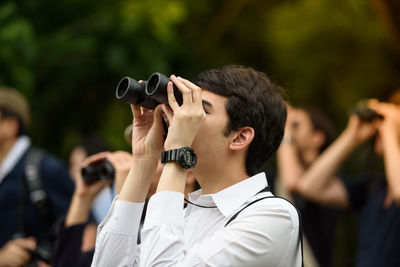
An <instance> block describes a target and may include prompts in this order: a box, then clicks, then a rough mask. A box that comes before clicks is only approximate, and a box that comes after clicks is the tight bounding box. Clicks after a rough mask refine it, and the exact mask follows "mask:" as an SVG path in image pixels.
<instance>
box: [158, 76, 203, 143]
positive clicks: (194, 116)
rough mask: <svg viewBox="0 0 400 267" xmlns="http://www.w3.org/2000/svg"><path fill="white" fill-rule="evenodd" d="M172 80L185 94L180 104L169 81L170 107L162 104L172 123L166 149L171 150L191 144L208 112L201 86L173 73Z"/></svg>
mask: <svg viewBox="0 0 400 267" xmlns="http://www.w3.org/2000/svg"><path fill="white" fill-rule="evenodd" d="M171 80H172V82H173V83H174V84H175V85H176V86H177V87H178V88H179V90H180V91H181V93H182V96H183V103H182V105H181V106H179V104H178V102H177V101H176V99H175V96H174V92H173V86H172V82H169V83H168V88H167V90H168V103H169V107H168V106H166V105H162V109H163V111H164V114H165V115H166V116H167V119H168V122H169V124H170V126H169V128H168V136H167V139H166V140H165V143H164V149H165V150H170V149H174V148H180V147H184V146H191V145H192V142H193V140H194V138H195V137H196V135H197V133H198V131H199V130H200V127H201V125H202V123H203V121H204V120H205V118H206V114H205V112H204V109H203V102H202V96H201V88H200V87H198V86H197V85H195V84H193V83H191V82H190V81H188V80H185V79H183V78H177V77H175V76H174V75H171Z"/></svg>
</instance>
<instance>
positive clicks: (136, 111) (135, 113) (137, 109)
mask: <svg viewBox="0 0 400 267" xmlns="http://www.w3.org/2000/svg"><path fill="white" fill-rule="evenodd" d="M131 110H132V114H133V119H135V118H139V116H140V114H141V110H140V106H136V105H131Z"/></svg>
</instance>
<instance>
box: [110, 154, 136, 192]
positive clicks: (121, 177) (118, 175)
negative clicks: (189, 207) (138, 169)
mask: <svg viewBox="0 0 400 267" xmlns="http://www.w3.org/2000/svg"><path fill="white" fill-rule="evenodd" d="M107 159H108V160H109V161H110V162H111V163H112V165H113V166H114V169H115V177H114V186H115V191H116V193H117V194H119V192H120V191H121V188H122V186H123V185H124V182H125V180H126V177H127V176H128V173H129V169H130V168H131V164H132V155H131V154H130V153H128V152H125V151H115V152H113V153H110V154H108V155H107Z"/></svg>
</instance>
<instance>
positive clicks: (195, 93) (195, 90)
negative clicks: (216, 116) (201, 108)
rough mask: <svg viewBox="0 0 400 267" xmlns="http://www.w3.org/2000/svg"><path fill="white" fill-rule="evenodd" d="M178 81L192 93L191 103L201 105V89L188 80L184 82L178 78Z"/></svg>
mask: <svg viewBox="0 0 400 267" xmlns="http://www.w3.org/2000/svg"><path fill="white" fill-rule="evenodd" d="M178 80H180V81H181V82H182V83H183V84H184V85H185V86H186V87H187V88H189V89H190V90H191V91H192V99H193V100H192V101H193V103H197V104H200V105H202V104H203V103H202V100H203V98H202V95H201V88H200V87H198V86H197V85H195V84H194V83H192V82H191V81H189V80H186V79H184V78H182V77H178Z"/></svg>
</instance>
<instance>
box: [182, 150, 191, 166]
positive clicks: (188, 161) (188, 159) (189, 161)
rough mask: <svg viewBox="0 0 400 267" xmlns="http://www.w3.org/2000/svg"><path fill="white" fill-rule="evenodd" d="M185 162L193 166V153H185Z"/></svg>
mask: <svg viewBox="0 0 400 267" xmlns="http://www.w3.org/2000/svg"><path fill="white" fill-rule="evenodd" d="M183 160H184V161H185V162H186V163H187V164H191V163H192V160H193V159H192V153H190V151H188V150H186V151H185V152H184V153H183Z"/></svg>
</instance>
